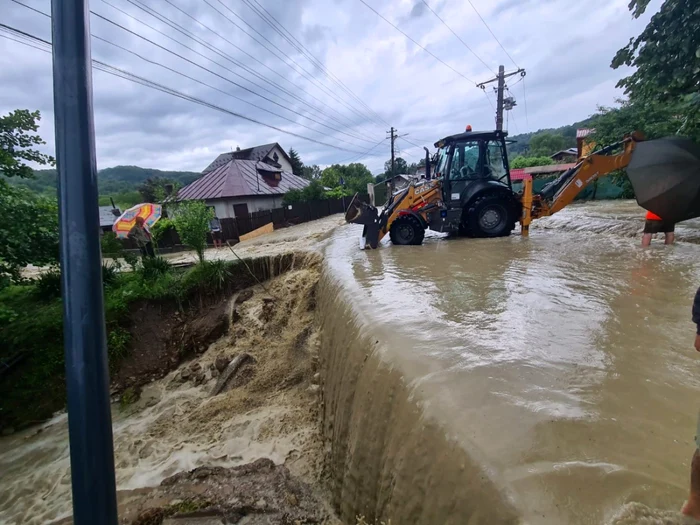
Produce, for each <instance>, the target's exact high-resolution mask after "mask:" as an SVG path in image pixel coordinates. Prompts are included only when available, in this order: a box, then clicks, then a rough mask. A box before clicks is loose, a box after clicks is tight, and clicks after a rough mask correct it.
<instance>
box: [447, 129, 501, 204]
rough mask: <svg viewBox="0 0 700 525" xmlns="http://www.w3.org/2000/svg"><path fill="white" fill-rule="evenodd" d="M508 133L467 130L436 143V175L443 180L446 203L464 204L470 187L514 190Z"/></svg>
mask: <svg viewBox="0 0 700 525" xmlns="http://www.w3.org/2000/svg"><path fill="white" fill-rule="evenodd" d="M507 135H508V133H507V132H505V131H471V126H468V127H467V131H466V132H464V133H460V134H457V135H451V136H449V137H445V138H444V139H442V140H439V141H438V142H436V143H435V147H436V148H438V152H437V164H436V166H435V176H436V177H442V180H443V195H444V198H445V203H446V204H448V203H451V202H455V203H456V202H457V201H459V202H461V201H462V200H463V199H462V196H463V194H464V193H465V191H466V190H468V189H469V188H470V187H471V188H473V187H474V185H475V184H477V185H478V186H483V185H484V184H487V185H494V186H501V187H503V188H506V189H508V190H512V187H511V182H510V171H509V169H508V156H507V154H506V140H505V138H506V136H507Z"/></svg>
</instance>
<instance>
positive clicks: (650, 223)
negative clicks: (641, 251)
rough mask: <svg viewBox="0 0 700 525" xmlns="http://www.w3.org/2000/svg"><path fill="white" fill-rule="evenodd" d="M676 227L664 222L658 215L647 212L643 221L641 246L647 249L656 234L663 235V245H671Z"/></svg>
mask: <svg viewBox="0 0 700 525" xmlns="http://www.w3.org/2000/svg"><path fill="white" fill-rule="evenodd" d="M675 230H676V225H675V224H674V223H672V222H669V221H665V220H663V219H662V218H661V217H659V216H658V215H656V214H654V213H652V212H650V211H648V212H647V215H646V220H645V221H644V233H643V234H642V246H643V247H647V246H649V245H650V244H651V240H652V239H653V238H654V236H655V235H656V234H657V233H663V234H664V237H665V238H664V244H673V242H674V241H675V240H676V234H675V233H674V232H675Z"/></svg>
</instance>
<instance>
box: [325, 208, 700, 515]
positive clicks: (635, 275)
mask: <svg viewBox="0 0 700 525" xmlns="http://www.w3.org/2000/svg"><path fill="white" fill-rule="evenodd" d="M643 214H644V212H643V210H641V209H640V208H638V207H637V206H636V205H635V204H634V203H633V202H603V203H592V204H584V205H576V206H572V207H570V208H568V209H566V210H564V211H563V212H561V213H560V214H559V215H557V216H555V217H552V218H548V219H543V220H541V221H539V222H537V223H536V224H535V226H534V227H533V229H532V232H531V236H530V238H529V239H524V238H521V237H520V236H512V237H509V238H501V239H488V240H473V239H472V240H467V239H447V238H444V237H442V236H439V235H430V236H427V237H426V241H425V244H424V245H423V246H408V247H403V246H402V247H397V246H392V245H391V244H390V243H389V242H388V241H385V242H384V243H383V244H382V245H381V246H380V248H379V249H377V250H374V251H363V252H361V251H359V250H358V249H357V246H358V244H357V241H356V237H357V236H358V235H359V227H349V228H345V229H342V230H339V231H337V232H336V235H335V238H334V239H333V243H332V244H331V246H330V247H329V248H328V250H327V253H326V257H327V264H328V265H329V267H330V268H331V270H332V271H333V272H335V273H336V274H337V275H339V276H340V278H341V279H342V281H343V282H345V283H347V286H349V287H351V288H352V294H351V295H352V297H353V300H354V302H355V303H356V306H357V308H358V309H359V310H360V311H361V317H362V320H363V322H364V323H366V325H367V327H368V328H367V329H368V330H369V331H370V332H371V333H372V334H373V335H374V337H376V339H377V343H378V344H379V347H380V348H381V351H382V353H383V359H384V360H385V361H386V362H388V363H390V364H391V366H392V367H394V368H397V369H399V370H400V372H401V374H402V375H403V376H404V378H405V382H406V383H407V384H408V386H409V389H410V391H411V393H412V395H414V396H415V398H416V399H417V400H418V402H419V403H420V404H421V406H422V408H423V411H424V414H425V417H426V418H428V419H432V420H434V421H437V422H439V424H440V425H442V426H443V428H444V431H445V433H446V434H447V435H448V436H449V437H450V439H452V440H455V441H457V442H458V443H459V444H460V445H461V447H462V448H463V449H464V450H465V451H466V453H467V455H468V456H469V457H470V458H471V459H472V461H473V462H475V463H477V464H479V465H480V466H481V467H482V469H483V471H484V472H485V474H486V475H487V476H488V477H489V478H490V479H491V481H492V482H493V485H494V490H496V491H498V493H499V495H500V496H501V497H502V501H503V504H504V505H506V504H509V505H510V504H512V506H513V507H514V508H515V510H516V513H517V514H518V515H519V516H520V517H521V518H524V520H525V521H526V522H528V523H538V524H539V523H541V524H569V523H570V524H584V523H585V524H589V523H590V524H593V523H596V524H598V523H605V522H608V521H609V520H611V519H612V518H613V516H614V515H615V514H616V513H619V512H620V511H621V510H624V506H625V504H627V503H630V502H637V503H642V504H644V505H647V506H649V507H653V508H660V509H679V508H680V506H681V505H682V503H683V501H684V498H685V495H686V491H687V482H688V479H689V460H690V457H691V455H692V453H693V450H694V443H693V437H694V434H695V428H696V417H697V413H698V409H700V395H699V394H700V362H699V356H698V355H696V354H697V353H696V352H695V350H694V348H693V341H694V334H695V330H694V328H695V327H694V325H693V324H692V323H691V320H690V315H691V312H690V309H691V304H692V299H693V296H694V293H695V291H696V289H697V288H698V286H699V285H700V245H697V244H695V243H694V242H693V241H698V240H699V238H700V235H699V234H700V222H699V221H694V222H692V221H691V222H688V223H686V224H683V225H679V227H678V233H679V237H680V238H681V239H682V240H685V241H686V242H680V243H678V244H677V245H676V246H673V247H664V246H663V244H662V243H661V241H660V240H657V241H655V244H654V246H653V247H652V248H651V249H647V250H643V249H641V248H640V247H639V235H640V232H641V228H642V222H643V220H642V219H643ZM420 453H421V452H420V451H416V454H420ZM455 497H462V498H469V497H470V495H469V494H466V493H461V494H460V493H459V490H457V493H456V495H455ZM475 504H476V505H477V506H478V502H475ZM485 504H489V505H490V504H492V502H490V501H489V502H485ZM654 523H656V522H654Z"/></svg>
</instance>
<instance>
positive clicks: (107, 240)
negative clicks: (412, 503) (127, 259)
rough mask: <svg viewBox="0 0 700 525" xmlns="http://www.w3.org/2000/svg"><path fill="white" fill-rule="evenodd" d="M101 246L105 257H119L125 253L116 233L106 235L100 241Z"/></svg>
mask: <svg viewBox="0 0 700 525" xmlns="http://www.w3.org/2000/svg"><path fill="white" fill-rule="evenodd" d="M100 246H101V247H102V254H103V255H109V256H112V257H119V256H120V255H121V254H122V252H123V251H124V247H123V246H122V242H121V241H120V240H119V239H118V238H117V234H116V233H114V232H107V233H105V234H104V235H103V236H102V238H101V239H100Z"/></svg>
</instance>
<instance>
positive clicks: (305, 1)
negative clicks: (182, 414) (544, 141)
mask: <svg viewBox="0 0 700 525" xmlns="http://www.w3.org/2000/svg"><path fill="white" fill-rule="evenodd" d="M17 2H21V3H23V4H26V5H28V6H30V7H32V8H34V9H35V10H38V11H41V12H44V13H49V12H50V2H49V0H17ZM17 2H15V1H13V0H0V23H2V24H5V25H8V26H11V27H14V28H17V29H19V30H22V31H24V32H27V33H30V34H32V35H35V36H37V37H40V38H42V39H45V40H50V39H51V24H50V19H49V18H48V17H46V16H43V15H42V14H40V13H37V12H36V11H33V10H30V9H28V8H27V7H24V6H22V5H20V4H19V3H17ZM426 2H427V4H426V3H425V2H423V1H422V0H364V2H363V0H284V1H282V0H91V2H90V4H91V8H92V10H93V12H94V13H96V15H95V14H93V16H92V19H91V32H92V34H93V36H94V37H99V38H93V44H92V54H93V59H94V60H99V61H101V62H103V63H105V64H108V65H109V66H112V67H115V68H119V69H121V70H124V71H127V72H128V73H131V74H134V75H138V76H139V77H141V78H143V79H147V80H148V81H151V82H156V83H157V84H159V85H161V86H165V87H167V88H170V89H172V90H175V91H176V92H178V93H180V94H183V95H186V96H189V97H192V99H196V100H199V101H202V102H205V103H208V104H210V105H214V106H218V107H220V108H223V109H225V110H226V111H228V112H230V113H227V112H224V111H219V110H217V109H213V108H211V107H208V106H204V105H201V104H198V103H196V102H195V101H193V100H192V99H189V100H185V99H182V98H178V97H176V96H173V95H172V94H167V93H164V92H162V91H159V90H156V89H153V88H151V87H146V86H143V85H140V84H138V83H135V82H133V81H130V80H126V79H124V78H119V77H117V76H114V75H112V74H108V73H106V72H104V71H99V70H95V71H94V72H93V88H94V109H95V126H96V135H97V157H98V167H99V168H106V167H110V166H115V165H119V164H131V165H138V166H143V167H151V168H160V169H169V170H194V171H200V170H202V169H203V168H204V167H205V166H206V165H207V164H208V163H209V162H210V161H211V160H212V159H213V158H214V157H215V156H216V155H217V154H219V153H222V152H225V151H230V150H231V149H232V148H236V146H240V147H241V148H245V147H249V146H253V145H257V144H263V143H268V142H275V141H276V142H279V143H280V144H281V145H282V146H283V147H284V148H285V149H289V148H290V147H293V148H294V149H296V150H297V151H299V153H300V155H301V157H302V160H303V161H304V162H305V163H306V164H320V165H326V164H330V163H334V162H346V161H349V160H354V159H359V160H360V161H361V162H364V163H365V164H367V165H368V167H369V168H370V169H371V170H372V171H373V172H377V171H379V170H381V168H382V165H383V163H384V161H385V160H386V159H387V158H388V156H389V141H388V140H384V141H383V142H380V141H382V140H383V139H384V137H386V131H387V130H388V129H389V127H390V126H394V127H395V128H397V129H398V132H399V134H401V135H403V134H407V135H406V137H405V138H402V139H400V140H398V141H397V147H398V148H399V150H400V154H401V155H402V156H403V157H404V158H406V159H407V160H409V162H410V161H416V160H417V159H419V158H420V157H421V156H422V155H423V151H422V148H421V147H419V146H423V145H430V144H431V143H432V142H434V141H435V140H436V139H438V138H440V137H442V136H445V135H448V134H452V133H456V132H459V131H461V130H462V129H464V126H465V125H466V124H471V125H472V126H473V127H474V129H476V128H482V129H493V127H494V111H493V109H492V104H493V103H494V102H495V96H494V95H493V93H492V92H491V89H490V88H488V89H487V91H486V92H483V91H482V90H481V89H478V88H476V87H475V82H481V81H485V80H488V79H489V78H491V77H492V76H493V72H492V71H491V70H497V68H498V65H499V64H504V65H505V66H506V69H507V70H508V71H510V70H513V69H515V68H516V64H517V65H518V66H520V67H522V68H525V69H526V70H527V76H526V77H525V81H524V82H518V80H519V79H520V77H519V76H516V77H512V78H511V79H510V80H509V82H508V84H509V88H510V90H511V92H512V95H513V96H514V97H515V98H516V100H517V104H518V105H517V107H516V108H515V109H514V110H513V111H512V112H510V114H509V118H508V128H509V131H510V133H511V134H517V133H519V132H520V133H522V132H524V131H534V130H537V129H541V128H547V127H556V126H561V125H565V124H570V123H572V122H574V121H576V120H580V119H582V118H585V117H587V116H589V115H590V114H591V113H593V112H594V111H595V109H596V106H598V105H611V104H612V103H613V101H614V100H615V98H617V97H619V96H620V95H621V92H620V91H619V90H617V89H616V88H615V83H616V82H617V80H618V79H619V78H620V77H621V76H623V75H624V74H625V73H626V72H625V71H622V70H618V71H614V70H612V69H610V67H609V64H610V60H611V58H612V57H613V55H614V54H615V51H616V50H617V49H619V48H620V47H622V46H624V45H625V44H626V43H627V41H628V40H629V38H630V37H632V36H636V35H637V34H639V33H640V31H641V30H642V28H643V27H644V25H646V23H647V22H648V19H649V17H650V15H651V14H653V13H654V12H656V11H657V10H658V8H659V6H660V4H661V0H652V2H651V4H650V6H649V9H648V11H647V14H646V15H645V16H644V17H642V18H641V19H639V20H633V19H632V17H631V16H630V13H629V11H628V10H627V3H628V0H580V1H578V2H573V1H572V0H471V3H472V4H473V6H474V7H472V5H470V2H469V1H467V0H426ZM365 3H366V4H367V5H365ZM368 6H370V7H371V8H372V9H374V10H376V12H377V13H379V14H380V15H382V16H383V17H385V18H386V19H387V20H389V21H390V22H391V23H392V24H394V25H395V26H397V27H398V28H399V29H401V30H402V31H403V32H404V33H406V34H407V35H408V36H410V37H411V38H412V39H413V40H415V41H416V42H418V43H419V44H420V45H421V46H423V47H424V48H426V49H427V50H428V51H429V52H430V53H428V52H426V51H425V50H423V49H421V48H420V47H418V46H417V45H416V44H415V43H413V42H412V41H411V40H409V39H408V38H407V37H406V36H404V35H403V34H401V33H400V32H399V31H397V30H396V29H395V28H394V27H392V26H391V25H389V23H387V22H386V21H384V20H382V18H380V16H379V15H378V14H377V13H375V12H373V11H372V9H370V7H368ZM428 6H429V7H430V8H431V9H432V10H433V11H434V12H435V13H436V14H437V15H438V16H439V17H440V18H442V20H444V21H445V23H446V24H447V25H449V28H448V27H447V25H445V24H443V22H441V21H440V19H439V18H438V16H436V14H434V13H433V12H431V9H429V8H428ZM263 8H264V9H265V10H266V11H267V13H266V12H265V11H264V10H263ZM474 8H476V10H475V9H474ZM477 11H478V13H479V14H481V16H482V17H483V19H484V20H485V21H486V23H487V24H488V25H489V27H490V28H491V30H492V31H493V33H494V34H495V35H496V37H498V39H499V40H500V42H501V43H502V45H503V47H504V48H505V51H504V50H503V49H502V48H501V46H500V45H499V44H498V42H497V41H496V40H495V39H494V37H493V36H492V35H491V33H490V32H489V30H488V29H487V27H486V26H485V24H484V23H483V22H482V21H481V19H480V18H479V15H478V14H477ZM268 13H269V14H268ZM97 15H99V16H97ZM261 15H262V16H261ZM272 17H274V20H273V19H272ZM266 19H267V20H266ZM275 20H276V21H277V22H278V23H279V24H281V27H280V25H277V22H275ZM117 24H118V25H117ZM119 26H122V27H119ZM149 26H150V27H149ZM450 28H451V29H452V30H454V32H455V33H456V34H457V35H459V37H460V38H461V39H462V40H463V41H464V43H465V44H466V45H468V46H469V48H471V51H470V50H469V49H467V47H465V45H464V44H463V43H461V42H460V40H459V39H458V38H457V37H456V36H455V35H454V34H453V33H452V32H451V31H450ZM0 36H2V37H3V38H0V85H1V86H2V89H0V113H2V114H6V113H7V112H8V111H11V110H13V109H16V108H27V109H32V110H34V109H39V110H40V111H41V113H42V123H41V129H40V132H41V134H42V136H43V137H44V138H45V139H46V141H47V145H46V150H47V152H51V153H52V152H53V143H54V140H53V133H54V129H53V96H52V75H51V73H52V72H51V67H52V66H51V56H50V54H48V53H46V52H45V51H42V50H41V49H35V48H33V47H28V46H26V45H24V44H22V43H18V42H16V41H13V40H8V39H7V38H4V37H6V36H10V33H8V32H7V31H6V30H3V31H0ZM10 37H11V38H13V39H16V40H20V39H22V38H20V37H17V36H16V35H14V36H10ZM149 41H150V42H149ZM110 42H111V43H110ZM115 44H116V45H115ZM117 46H118V47H117ZM506 51H507V53H508V54H509V55H510V56H511V57H512V59H513V60H511V59H510V58H509V57H508V54H506ZM431 54H432V55H434V56H431ZM436 57H437V58H436ZM438 59H439V60H438ZM440 61H442V62H440ZM482 61H483V62H482ZM487 66H488V67H487ZM526 108H527V110H526ZM231 113H235V114H238V115H242V116H245V117H248V118H250V119H253V120H255V121H258V122H259V123H254V122H250V121H248V120H245V119H242V118H240V117H238V116H235V115H232V114H231ZM265 125H269V126H273V127H274V128H278V129H273V128H270V127H266V126H265ZM282 130H283V131H282ZM285 132H289V133H292V134H287V133H285ZM307 139H313V140H314V141H317V142H313V141H311V140H307ZM408 141H410V142H412V143H413V144H411V143H409V142H408ZM378 143H379V145H377V144H378ZM375 146H376V147H375ZM372 148H374V149H372ZM367 151H370V153H369V155H365V153H366V152H367Z"/></svg>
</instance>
